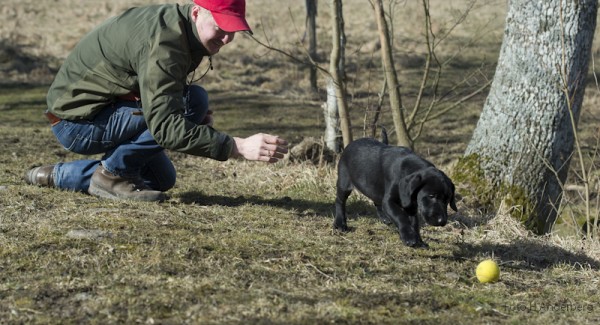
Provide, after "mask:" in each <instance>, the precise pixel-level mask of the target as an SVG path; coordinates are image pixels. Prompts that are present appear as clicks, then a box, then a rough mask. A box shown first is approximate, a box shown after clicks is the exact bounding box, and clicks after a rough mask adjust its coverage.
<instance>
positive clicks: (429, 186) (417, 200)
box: [399, 167, 457, 226]
mask: <svg viewBox="0 0 600 325" xmlns="http://www.w3.org/2000/svg"><path fill="white" fill-rule="evenodd" d="M399 191H400V204H401V205H402V207H403V208H404V209H406V210H412V209H415V208H416V209H417V213H418V214H419V215H421V216H422V217H423V218H424V219H425V221H427V223H429V224H430V225H432V226H444V225H446V222H447V221H448V212H447V206H448V205H450V207H451V208H452V210H454V211H457V208H456V199H455V198H454V183H452V181H451V180H450V178H448V176H446V174H444V173H443V172H442V171H440V170H439V169H437V168H435V167H429V168H425V169H422V170H420V171H418V172H416V173H413V174H410V175H408V176H406V177H405V178H404V179H402V181H401V182H400V184H399Z"/></svg>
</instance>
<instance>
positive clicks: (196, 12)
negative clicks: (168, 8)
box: [192, 5, 200, 22]
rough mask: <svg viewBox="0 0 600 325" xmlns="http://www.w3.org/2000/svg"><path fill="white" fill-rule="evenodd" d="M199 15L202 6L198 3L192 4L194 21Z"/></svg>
mask: <svg viewBox="0 0 600 325" xmlns="http://www.w3.org/2000/svg"><path fill="white" fill-rule="evenodd" d="M199 15H200V6H198V5H194V6H192V21H193V22H196V20H198V16H199Z"/></svg>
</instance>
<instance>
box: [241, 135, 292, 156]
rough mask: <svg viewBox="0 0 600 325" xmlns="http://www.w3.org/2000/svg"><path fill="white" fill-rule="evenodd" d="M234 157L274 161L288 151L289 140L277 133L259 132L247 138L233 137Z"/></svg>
mask: <svg viewBox="0 0 600 325" xmlns="http://www.w3.org/2000/svg"><path fill="white" fill-rule="evenodd" d="M233 142H234V145H233V152H232V154H231V156H232V157H243V158H245V159H247V160H257V161H265V162H269V163H274V162H277V161H279V159H282V158H283V156H284V155H285V154H286V153H287V152H288V148H287V144H288V143H287V141H285V140H284V139H281V138H280V137H278V136H276V135H270V134H264V133H258V134H255V135H252V136H249V137H247V138H237V137H234V138H233Z"/></svg>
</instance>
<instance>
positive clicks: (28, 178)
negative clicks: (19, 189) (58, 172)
mask: <svg viewBox="0 0 600 325" xmlns="http://www.w3.org/2000/svg"><path fill="white" fill-rule="evenodd" d="M52 172H54V165H47V166H39V167H35V168H32V169H30V170H28V171H27V172H26V173H25V182H26V183H27V184H31V185H38V186H44V187H54V176H53V175H52Z"/></svg>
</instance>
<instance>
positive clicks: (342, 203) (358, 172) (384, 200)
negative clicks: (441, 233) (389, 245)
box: [333, 129, 457, 247]
mask: <svg viewBox="0 0 600 325" xmlns="http://www.w3.org/2000/svg"><path fill="white" fill-rule="evenodd" d="M382 141H383V143H382V142H379V141H377V140H375V139H370V138H363V139H358V140H356V141H353V142H351V143H350V144H349V145H348V146H347V147H346V148H345V149H344V152H343V153H342V156H341V158H340V161H339V164H338V179H337V197H336V200H335V208H336V211H335V221H334V224H333V226H334V228H336V229H339V230H342V231H348V225H347V224H346V200H347V199H348V196H349V195H350V193H351V192H352V189H353V188H356V189H357V190H359V191H360V192H361V193H363V194H364V195H365V196H367V197H368V198H369V199H371V200H373V203H375V206H376V207H377V214H378V215H379V218H380V219H381V220H382V221H383V222H385V223H386V224H390V223H392V222H393V223H394V224H395V225H396V226H397V227H398V231H399V232H400V238H402V240H403V241H404V243H405V244H406V245H408V246H411V247H427V244H425V242H423V240H422V239H421V235H420V234H419V218H418V215H421V216H422V217H423V218H424V219H425V220H426V221H427V223H429V224H430V225H433V226H444V225H445V224H446V222H447V220H448V213H447V211H446V207H447V206H448V204H450V207H451V208H452V209H453V210H454V211H457V209H456V201H455V198H454V184H453V183H452V181H451V180H450V178H448V176H446V174H444V173H443V172H442V171H440V170H439V169H437V168H435V166H434V165H433V164H432V163H430V162H428V161H427V160H425V159H423V158H421V157H419V156H417V155H416V154H415V153H414V152H413V151H411V150H410V149H408V148H405V147H396V146H389V145H387V134H386V132H385V129H383V130H382Z"/></svg>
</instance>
